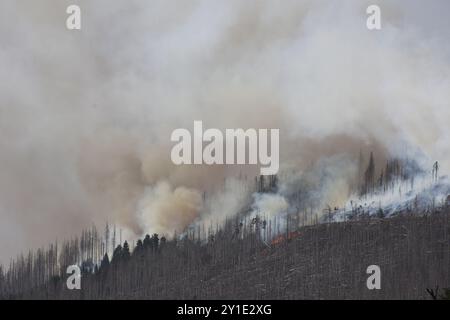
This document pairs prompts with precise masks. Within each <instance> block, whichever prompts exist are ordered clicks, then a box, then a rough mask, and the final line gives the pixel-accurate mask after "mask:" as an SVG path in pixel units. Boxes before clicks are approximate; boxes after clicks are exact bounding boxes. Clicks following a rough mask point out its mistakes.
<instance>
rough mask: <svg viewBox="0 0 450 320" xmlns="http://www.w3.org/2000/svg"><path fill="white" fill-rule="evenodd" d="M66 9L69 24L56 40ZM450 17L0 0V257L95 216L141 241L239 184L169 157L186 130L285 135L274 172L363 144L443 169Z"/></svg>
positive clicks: (287, 4)
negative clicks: (174, 136)
mask: <svg viewBox="0 0 450 320" xmlns="http://www.w3.org/2000/svg"><path fill="white" fill-rule="evenodd" d="M69 4H78V5H80V7H81V11H82V30H80V31H69V30H67V29H66V26H65V20H66V18H67V14H66V13H65V11H66V7H67V6H68V5H69ZM369 4H378V5H379V6H380V7H381V13H382V29H381V30H379V31H369V30H367V28H366V18H367V15H366V13H365V9H366V7H367V6H368V5H369ZM449 12H450V2H449V1H447V0H442V1H438V0H431V1H426V2H425V1H421V0H417V1H360V0H358V1H356V0H355V1H320V0H319V1H317V0H314V1H300V0H298V1H297V0H296V1H289V0H286V1H271V0H266V1H262V0H254V1H236V0H235V1H230V0H223V1H220V0H219V1H184V0H183V1H182V0H179V1H170V0H161V1H148V0H142V1H136V0H128V1H119V0H116V1H111V0H102V1H100V0H89V1H75V0H73V1H63V0H39V1H28V0H27V1H25V0H2V1H1V2H0V77H1V79H0V243H1V244H2V246H1V248H0V261H2V262H4V263H5V262H7V261H8V259H9V258H10V257H12V256H14V255H16V254H17V253H19V252H21V251H26V250H27V249H28V248H35V247H37V246H43V245H46V244H47V243H49V242H50V241H53V240H55V239H56V238H58V239H62V238H66V237H69V236H71V235H74V234H77V233H78V232H79V231H80V230H81V228H83V227H86V226H89V225H90V224H92V223H96V224H97V225H99V226H103V225H104V223H105V221H106V220H108V221H110V222H114V221H117V223H120V224H121V225H123V226H124V228H127V229H129V232H130V233H136V234H138V235H139V234H141V233H143V232H149V231H150V230H160V231H161V230H163V231H164V230H166V229H170V228H180V227H182V226H184V225H186V224H189V223H190V222H192V220H193V219H195V217H196V215H198V214H199V211H201V210H203V209H202V207H204V206H203V204H202V203H201V201H202V200H201V197H200V195H201V193H202V191H204V190H211V192H212V193H213V194H214V192H215V191H214V190H215V188H216V187H217V185H218V184H219V183H222V182H223V178H224V177H225V176H228V175H230V174H233V173H234V172H233V169H232V168H231V169H230V168H226V167H220V168H218V167H214V168H210V167H209V168H205V167H200V168H192V167H189V168H186V167H183V168H178V167H174V166H173V165H172V164H171V162H170V158H169V157H170V147H171V143H170V133H171V131H172V130H174V129H175V128H179V127H185V128H189V129H190V128H192V124H193V120H203V121H204V123H205V125H206V126H208V127H218V128H239V127H242V128H250V127H254V128H280V135H281V141H280V143H281V146H280V148H281V150H280V152H281V155H280V156H281V164H282V166H290V165H294V166H296V167H298V168H302V167H304V166H305V165H307V164H309V163H310V162H311V161H315V160H318V159H320V158H322V157H330V156H333V155H335V154H340V153H343V154H346V153H348V154H351V156H353V155H355V154H356V155H357V153H358V151H359V149H360V148H365V150H368V149H376V150H379V151H380V152H381V153H385V154H388V155H399V154H401V155H405V154H410V155H416V156H417V157H420V161H421V162H422V164H423V165H424V166H425V167H426V168H427V166H429V165H430V163H432V161H434V160H440V161H441V164H442V171H443V172H448V170H449V169H450V162H449V161H450V160H449V159H450V143H449V142H450V129H449V122H450V106H449V103H450V90H449V88H450V41H449V39H450V19H448V14H449ZM349 165H350V166H351V162H349ZM336 168H338V169H339V170H340V172H347V171H346V169H343V168H342V166H341V165H339V166H337V167H336ZM250 170H251V169H250ZM350 171H351V170H350ZM216 198H218V200H217V201H218V203H220V204H222V206H225V207H226V206H227V204H230V208H231V209H233V208H235V206H237V205H238V204H231V201H232V200H231V199H234V198H235V194H234V193H231V194H227V195H223V196H222V195H221V196H219V195H215V198H214V199H216ZM231 209H230V210H231ZM209 210H214V209H211V208H210V209H209ZM221 210H222V209H221ZM174 213H175V215H174ZM178 214H179V215H178ZM220 214H223V213H222V212H221V213H220Z"/></svg>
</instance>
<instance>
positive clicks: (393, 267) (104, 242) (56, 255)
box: [0, 154, 450, 299]
mask: <svg viewBox="0 0 450 320" xmlns="http://www.w3.org/2000/svg"><path fill="white" fill-rule="evenodd" d="M437 168H438V167H437V165H435V166H433V171H432V174H433V179H434V178H436V179H437V177H438V174H437V172H435V170H436V171H437ZM361 171H362V172H363V174H362V179H361V181H360V184H359V185H358V187H357V188H358V190H359V196H360V197H361V198H364V197H367V196H368V195H369V194H371V193H376V192H389V190H390V188H394V187H395V186H397V185H396V184H394V183H393V181H394V180H402V181H407V182H408V184H411V185H412V184H414V178H413V175H411V164H405V163H404V162H402V161H400V160H390V161H387V163H386V166H385V168H383V170H382V172H381V173H380V174H379V177H378V178H377V179H376V178H375V164H374V159H373V155H372V154H371V155H370V157H369V161H368V164H367V166H366V167H365V168H363V169H362V170H361ZM277 179H278V178H277V176H269V177H264V176H260V177H257V178H256V179H255V184H254V188H255V192H258V193H274V192H276V191H277V182H278V180H277ZM406 208H407V209H406V210H403V209H402V210H400V211H399V212H396V214H395V215H393V216H392V217H390V218H387V217H386V216H385V215H384V214H382V210H381V209H380V210H381V212H380V211H379V212H378V214H375V215H371V214H367V212H364V208H362V209H361V208H358V207H357V206H355V207H353V206H352V208H351V211H350V213H351V214H350V215H349V216H348V219H346V220H345V221H341V222H337V221H335V220H334V219H333V215H335V214H338V213H339V210H338V209H335V210H332V209H331V208H329V209H328V211H327V212H326V214H325V215H321V216H318V215H317V214H315V213H312V212H309V211H308V210H307V209H306V207H305V208H304V209H302V208H299V210H297V211H295V212H294V213H289V214H287V215H286V216H284V217H283V219H281V218H278V220H277V219H275V220H266V218H265V217H264V216H262V215H258V214H256V215H250V214H249V212H248V211H247V212H243V213H242V214H240V215H236V216H235V217H233V218H229V219H227V220H226V221H225V222H224V223H223V224H222V225H210V226H205V225H195V226H193V227H191V228H188V229H187V230H185V231H184V232H183V233H182V234H175V235H174V236H173V237H170V238H167V237H165V236H161V235H158V234H152V235H150V234H147V235H145V236H144V237H143V238H142V239H138V240H137V241H135V242H133V243H131V244H130V243H129V242H128V241H124V242H122V239H121V236H120V237H119V239H120V240H118V239H117V233H118V232H117V229H116V226H115V225H109V224H106V225H105V227H104V229H103V230H102V231H99V230H98V229H97V228H96V227H95V226H92V227H91V228H88V229H86V230H84V231H83V232H82V233H81V235H80V236H79V237H74V238H72V239H69V240H67V241H63V242H60V243H57V242H55V243H53V244H50V245H49V246H48V247H47V248H41V249H38V250H36V251H30V252H28V253H27V254H22V255H20V256H19V257H18V258H16V259H13V260H11V262H10V265H9V266H8V268H5V267H2V266H0V297H1V298H2V299H424V298H429V297H430V295H431V294H430V292H432V293H433V295H434V297H437V296H438V291H439V289H431V288H439V287H440V288H446V287H450V269H449V268H448V266H449V265H450V223H449V222H450V220H449V218H450V203H449V201H447V202H444V203H434V202H433V203H432V205H428V206H426V207H419V206H413V205H412V206H407V207H406ZM308 215H309V216H308ZM311 215H314V216H315V219H311V218H312V217H311ZM74 264H76V265H78V266H80V269H81V273H82V277H81V279H82V280H81V290H69V289H68V288H67V286H66V279H67V277H68V276H69V275H68V274H67V273H66V269H67V267H68V266H70V265H74ZM373 264H376V265H379V266H380V268H381V270H382V277H383V278H382V289H381V290H368V289H367V288H366V278H367V275H366V273H365V271H366V268H367V266H369V265H373ZM427 290H428V291H427ZM433 295H431V296H433Z"/></svg>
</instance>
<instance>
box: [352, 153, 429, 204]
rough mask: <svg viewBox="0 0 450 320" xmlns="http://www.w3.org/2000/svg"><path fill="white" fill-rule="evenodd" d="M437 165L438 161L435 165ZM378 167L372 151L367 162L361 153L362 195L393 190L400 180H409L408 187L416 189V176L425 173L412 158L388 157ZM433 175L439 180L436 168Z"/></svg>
mask: <svg viewBox="0 0 450 320" xmlns="http://www.w3.org/2000/svg"><path fill="white" fill-rule="evenodd" d="M436 165H437V162H436V163H435V165H434V166H436ZM434 166H433V168H434ZM378 167H379V168H378ZM378 167H377V164H376V162H375V158H374V154H373V152H370V155H369V160H368V162H367V163H365V161H364V157H363V155H362V153H360V157H359V173H358V176H359V177H358V181H359V185H358V191H359V194H360V196H366V195H369V194H372V193H377V192H384V193H385V192H388V191H392V190H394V188H395V187H396V186H398V185H399V183H400V182H402V183H405V182H407V185H408V187H409V188H408V189H409V190H412V189H414V182H415V178H416V177H417V176H418V175H421V174H424V171H423V170H422V169H421V168H420V167H419V166H418V164H417V163H416V161H414V160H412V159H400V158H392V159H388V160H387V161H386V163H385V164H384V165H383V164H382V165H381V166H378ZM436 170H437V169H436ZM433 175H434V176H435V177H436V178H435V180H437V177H438V172H437V171H436V172H434V169H433Z"/></svg>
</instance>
